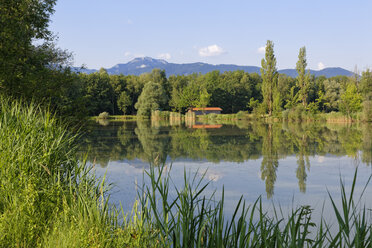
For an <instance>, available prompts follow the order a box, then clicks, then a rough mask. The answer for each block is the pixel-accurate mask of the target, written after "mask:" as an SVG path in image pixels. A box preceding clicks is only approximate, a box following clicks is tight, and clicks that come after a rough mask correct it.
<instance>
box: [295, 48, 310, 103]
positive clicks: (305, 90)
mask: <svg viewBox="0 0 372 248" xmlns="http://www.w3.org/2000/svg"><path fill="white" fill-rule="evenodd" d="M306 66H307V61H306V47H301V48H300V52H299V54H298V61H297V63H296V70H297V73H298V76H297V86H298V88H299V89H300V90H299V92H298V95H299V99H300V100H301V101H302V105H303V106H304V107H306V105H307V100H308V94H309V85H310V82H309V81H310V80H309V79H310V75H309V74H308V75H306Z"/></svg>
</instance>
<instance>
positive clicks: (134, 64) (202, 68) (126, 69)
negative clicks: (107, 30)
mask: <svg viewBox="0 0 372 248" xmlns="http://www.w3.org/2000/svg"><path fill="white" fill-rule="evenodd" d="M74 69H75V71H78V72H82V73H87V74H90V73H94V72H97V71H98V70H95V69H81V68H74ZM153 69H161V70H165V73H166V74H167V76H170V75H190V74H193V73H201V74H206V73H208V72H210V71H215V70H218V71H220V72H221V73H223V72H225V71H236V70H243V71H245V72H248V73H258V74H260V67H258V66H243V65H234V64H218V65H213V64H208V63H203V62H194V63H182V64H177V63H169V62H167V61H166V60H163V59H155V58H151V57H138V58H134V59H132V60H131V61H129V62H127V63H124V64H116V65H115V66H113V67H111V68H106V71H107V73H108V74H111V75H118V74H123V75H140V74H142V73H147V72H151V71H152V70H153ZM278 72H279V73H281V74H286V75H288V76H290V77H296V76H297V71H296V69H282V70H278ZM310 73H311V74H313V75H315V76H316V77H318V76H325V77H334V76H353V75H354V73H353V72H351V71H348V70H346V69H343V68H341V67H328V68H324V69H322V70H310Z"/></svg>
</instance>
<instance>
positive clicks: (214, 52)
mask: <svg viewBox="0 0 372 248" xmlns="http://www.w3.org/2000/svg"><path fill="white" fill-rule="evenodd" d="M223 53H225V51H224V50H223V49H222V48H221V47H219V46H217V45H210V46H207V47H203V48H200V49H199V55H200V56H201V57H212V56H218V55H221V54H223Z"/></svg>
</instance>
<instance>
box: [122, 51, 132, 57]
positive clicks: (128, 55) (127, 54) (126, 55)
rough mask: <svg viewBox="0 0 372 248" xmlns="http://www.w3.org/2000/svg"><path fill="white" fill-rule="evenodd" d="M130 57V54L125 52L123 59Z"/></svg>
mask: <svg viewBox="0 0 372 248" xmlns="http://www.w3.org/2000/svg"><path fill="white" fill-rule="evenodd" d="M131 55H132V53H131V52H125V53H124V56H125V57H130V56H131Z"/></svg>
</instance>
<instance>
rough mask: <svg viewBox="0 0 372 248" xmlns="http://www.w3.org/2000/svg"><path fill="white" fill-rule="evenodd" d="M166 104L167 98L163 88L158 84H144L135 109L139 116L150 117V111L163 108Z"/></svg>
mask: <svg viewBox="0 0 372 248" xmlns="http://www.w3.org/2000/svg"><path fill="white" fill-rule="evenodd" d="M166 102H167V96H166V93H165V91H164V88H163V86H162V85H161V84H159V83H154V82H148V83H147V84H145V86H144V88H143V91H142V93H141V95H140V96H139V98H138V102H137V103H136V105H135V108H136V109H137V110H138V112H137V114H138V115H140V116H147V117H149V116H150V115H151V111H153V110H157V109H159V108H162V107H164V105H165V104H166Z"/></svg>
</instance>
